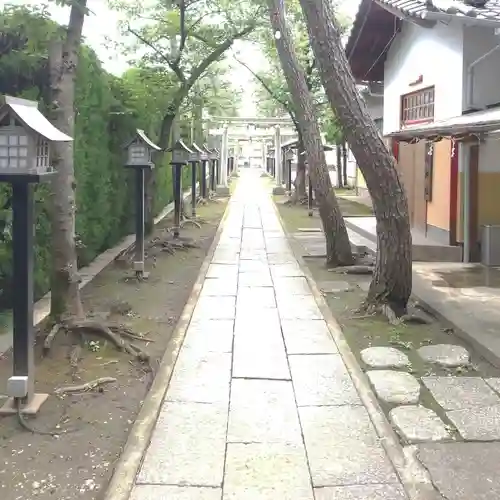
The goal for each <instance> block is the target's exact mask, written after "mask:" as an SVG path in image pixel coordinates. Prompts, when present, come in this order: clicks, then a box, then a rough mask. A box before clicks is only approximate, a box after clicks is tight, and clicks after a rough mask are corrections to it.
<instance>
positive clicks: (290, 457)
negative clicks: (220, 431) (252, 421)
mask: <svg viewBox="0 0 500 500" xmlns="http://www.w3.org/2000/svg"><path fill="white" fill-rule="evenodd" d="M276 499H283V500H285V499H290V500H292V499H293V500H314V496H313V492H312V488H311V480H310V477H309V469H308V467H307V460H306V455H305V452H304V447H303V446H301V445H296V444H291V443H271V444H269V443H265V444H264V443H247V444H243V443H229V444H228V445H227V457H226V473H225V477H224V494H223V500H276Z"/></svg>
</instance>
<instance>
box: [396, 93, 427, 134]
mask: <svg viewBox="0 0 500 500" xmlns="http://www.w3.org/2000/svg"><path fill="white" fill-rule="evenodd" d="M431 91H432V100H429V101H428V102H423V103H420V104H419V103H417V101H418V98H419V97H420V98H422V101H425V94H426V93H430V92H431ZM429 95H430V94H429ZM412 100H414V102H413V103H412ZM406 102H410V103H411V104H410V105H406V106H405V103H406ZM435 105H436V89H435V86H434V85H432V86H429V87H425V88H423V89H419V90H415V91H412V92H408V93H407V94H403V95H402V96H401V100H400V109H401V111H400V117H399V119H400V123H401V127H406V126H411V125H417V124H422V123H432V122H433V121H434V110H435ZM410 110H411V111H410ZM419 110H427V115H428V116H420V117H417V118H410V119H408V118H406V119H405V115H406V116H407V113H408V112H409V111H410V112H413V113H415V114H417V115H418V114H419ZM422 114H424V113H422Z"/></svg>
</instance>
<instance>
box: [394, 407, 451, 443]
mask: <svg viewBox="0 0 500 500" xmlns="http://www.w3.org/2000/svg"><path fill="white" fill-rule="evenodd" d="M389 419H390V420H391V422H392V424H393V425H394V427H395V428H396V429H397V431H398V432H399V434H400V435H401V436H402V437H403V438H404V439H406V440H407V441H409V442H411V443H418V442H424V441H443V440H445V439H450V437H451V436H450V433H449V431H448V429H447V428H446V426H445V425H444V423H443V421H442V420H441V419H440V418H439V417H438V416H437V415H436V413H435V412H433V411H432V410H430V409H429V408H426V407H425V406H421V405H418V406H398V407H397V408H393V409H392V410H391V411H390V412H389Z"/></svg>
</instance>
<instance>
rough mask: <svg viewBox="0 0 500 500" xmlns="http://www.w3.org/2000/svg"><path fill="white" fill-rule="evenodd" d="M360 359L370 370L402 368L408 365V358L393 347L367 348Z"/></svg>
mask: <svg viewBox="0 0 500 500" xmlns="http://www.w3.org/2000/svg"><path fill="white" fill-rule="evenodd" d="M360 354H361V359H362V360H363V363H366V364H367V365H368V366H370V367H372V368H403V367H405V366H408V365H409V364H410V360H409V359H408V356H407V355H406V354H405V353H404V352H401V351H400V350H399V349H395V348H394V347H380V346H379V347H367V348H366V349H363V350H362V351H361V353H360Z"/></svg>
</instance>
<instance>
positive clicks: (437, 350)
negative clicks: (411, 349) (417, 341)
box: [417, 344, 470, 367]
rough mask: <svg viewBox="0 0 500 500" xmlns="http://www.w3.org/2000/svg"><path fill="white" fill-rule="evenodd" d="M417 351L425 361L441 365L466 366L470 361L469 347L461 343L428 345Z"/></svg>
mask: <svg viewBox="0 0 500 500" xmlns="http://www.w3.org/2000/svg"><path fill="white" fill-rule="evenodd" d="M417 352H418V354H419V355H420V357H421V358H422V359H423V360H424V361H427V362H428V363H435V364H437V365H441V366H447V367H457V366H466V365H468V364H469V361H470V355H469V352H468V351H467V349H465V348H464V347H462V346H459V345H451V344H438V345H426V346H423V347H421V348H420V349H418V351H417Z"/></svg>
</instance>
